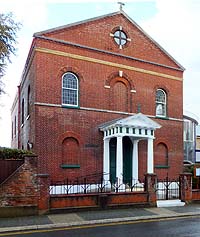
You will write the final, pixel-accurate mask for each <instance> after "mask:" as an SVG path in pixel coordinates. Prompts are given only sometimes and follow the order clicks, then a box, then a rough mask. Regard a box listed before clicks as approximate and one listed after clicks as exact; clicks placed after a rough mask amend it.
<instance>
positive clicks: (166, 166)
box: [154, 165, 170, 169]
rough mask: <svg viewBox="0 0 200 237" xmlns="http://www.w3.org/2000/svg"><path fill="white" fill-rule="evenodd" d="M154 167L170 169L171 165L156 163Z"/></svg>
mask: <svg viewBox="0 0 200 237" xmlns="http://www.w3.org/2000/svg"><path fill="white" fill-rule="evenodd" d="M154 168H156V169H169V168H170V166H169V165H155V166H154Z"/></svg>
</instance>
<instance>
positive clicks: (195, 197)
mask: <svg viewBox="0 0 200 237" xmlns="http://www.w3.org/2000/svg"><path fill="white" fill-rule="evenodd" d="M192 201H200V189H193V190H192Z"/></svg>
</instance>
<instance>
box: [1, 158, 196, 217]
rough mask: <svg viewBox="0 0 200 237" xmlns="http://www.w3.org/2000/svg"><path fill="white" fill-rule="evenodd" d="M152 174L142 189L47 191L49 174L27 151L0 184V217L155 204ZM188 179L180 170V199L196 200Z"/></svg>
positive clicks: (188, 175)
mask: <svg viewBox="0 0 200 237" xmlns="http://www.w3.org/2000/svg"><path fill="white" fill-rule="evenodd" d="M156 178H157V176H156V174H145V190H144V192H133V193H96V194H80V195H50V193H49V186H50V177H49V175H48V174H38V169H37V156H36V155H28V156H25V158H24V164H23V165H21V166H20V167H19V168H18V169H17V170H16V171H15V172H14V173H13V174H12V175H10V176H9V177H8V178H7V179H6V180H5V181H4V182H3V183H1V184H0V217H11V216H24V215H26V216H27V215H37V214H44V213H48V212H49V211H52V210H56V209H57V210H60V209H74V210H75V209H77V208H90V207H92V208H102V209H105V208H110V207H115V206H117V207H119V206H130V205H148V206H156V190H155V183H156ZM191 180H192V175H191V174H189V173H183V174H180V187H181V200H182V201H185V202H186V203H190V202H192V201H200V190H192V181H191Z"/></svg>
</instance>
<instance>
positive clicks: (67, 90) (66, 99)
mask: <svg viewBox="0 0 200 237" xmlns="http://www.w3.org/2000/svg"><path fill="white" fill-rule="evenodd" d="M78 89H79V88H78V78H77V76H76V75H75V74H74V73H72V72H67V73H65V74H64V75H63V77H62V104H63V105H67V106H78Z"/></svg>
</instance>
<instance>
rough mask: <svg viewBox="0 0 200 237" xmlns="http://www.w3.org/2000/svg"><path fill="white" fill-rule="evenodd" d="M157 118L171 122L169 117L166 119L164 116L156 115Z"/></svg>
mask: <svg viewBox="0 0 200 237" xmlns="http://www.w3.org/2000/svg"><path fill="white" fill-rule="evenodd" d="M156 118H157V119H163V120H169V117H167V116H166V117H164V116H163V117H162V116H158V115H156Z"/></svg>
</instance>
